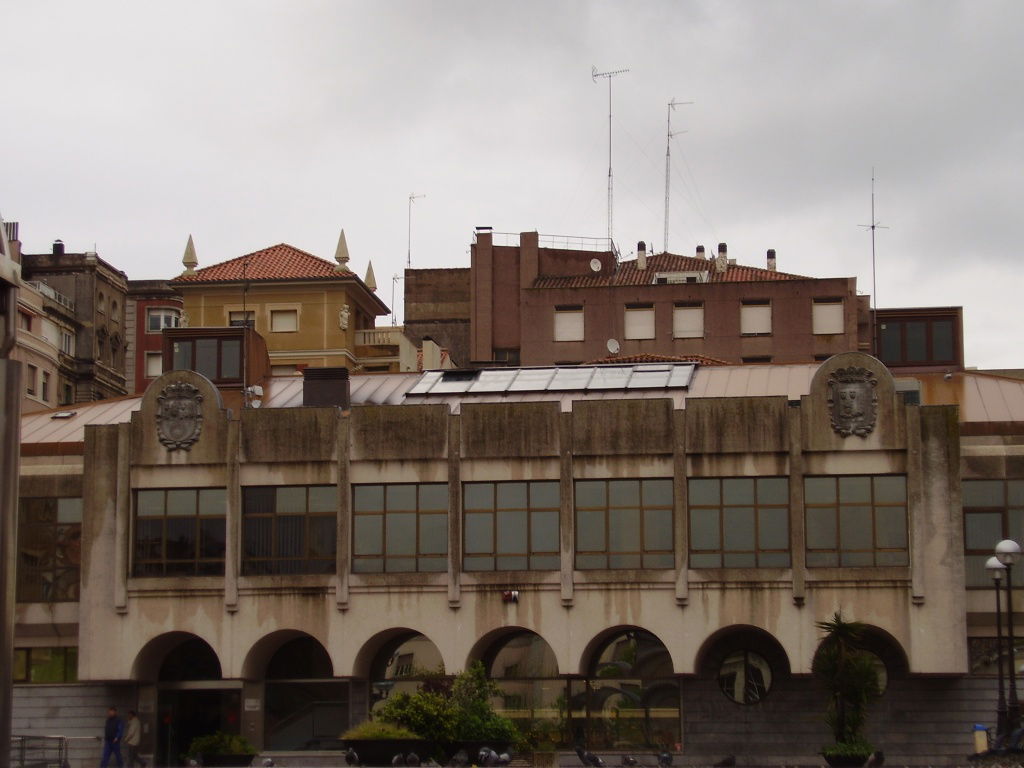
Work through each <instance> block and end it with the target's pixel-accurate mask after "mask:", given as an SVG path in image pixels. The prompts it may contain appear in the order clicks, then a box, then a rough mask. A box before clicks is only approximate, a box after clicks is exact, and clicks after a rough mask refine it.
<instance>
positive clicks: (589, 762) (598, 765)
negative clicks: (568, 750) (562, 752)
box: [576, 745, 604, 768]
mask: <svg viewBox="0 0 1024 768" xmlns="http://www.w3.org/2000/svg"><path fill="white" fill-rule="evenodd" d="M576 755H577V756H578V757H579V759H580V762H581V763H583V765H585V766H593V768H604V760H602V759H601V758H600V757H598V756H597V755H595V754H594V753H593V752H590V751H589V750H586V749H584V748H583V747H581V746H578V745H577V747H576Z"/></svg>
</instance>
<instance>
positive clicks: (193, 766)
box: [188, 758, 199, 768]
mask: <svg viewBox="0 0 1024 768" xmlns="http://www.w3.org/2000/svg"><path fill="white" fill-rule="evenodd" d="M188 768H199V761H198V760H196V759H195V758H191V759H190V760H189V761H188Z"/></svg>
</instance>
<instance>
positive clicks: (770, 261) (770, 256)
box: [768, 248, 775, 272]
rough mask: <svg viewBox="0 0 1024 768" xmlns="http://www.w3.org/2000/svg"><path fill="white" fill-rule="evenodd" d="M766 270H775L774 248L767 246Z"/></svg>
mask: <svg viewBox="0 0 1024 768" xmlns="http://www.w3.org/2000/svg"><path fill="white" fill-rule="evenodd" d="M768 271H769V272H774V271H775V249H774V248H769V249H768Z"/></svg>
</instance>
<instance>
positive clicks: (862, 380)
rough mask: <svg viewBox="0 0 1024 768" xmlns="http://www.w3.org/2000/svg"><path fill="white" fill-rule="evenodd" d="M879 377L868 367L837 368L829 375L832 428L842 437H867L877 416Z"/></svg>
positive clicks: (829, 404) (829, 405) (829, 403)
mask: <svg viewBox="0 0 1024 768" xmlns="http://www.w3.org/2000/svg"><path fill="white" fill-rule="evenodd" d="M877 386H878V379H876V378H875V376H874V374H873V373H872V372H871V371H869V370H868V369H867V368H856V367H851V368H838V369H836V370H835V371H833V372H832V373H831V374H830V375H829V377H828V407H829V413H830V414H831V416H832V429H833V430H834V431H835V432H838V433H839V434H840V435H842V436H843V437H849V436H850V435H857V436H859V437H864V436H866V435H867V434H869V433H870V432H871V431H872V430H873V429H874V428H875V422H876V421H877V419H878V394H877V392H876V391H875V388H876V387H877Z"/></svg>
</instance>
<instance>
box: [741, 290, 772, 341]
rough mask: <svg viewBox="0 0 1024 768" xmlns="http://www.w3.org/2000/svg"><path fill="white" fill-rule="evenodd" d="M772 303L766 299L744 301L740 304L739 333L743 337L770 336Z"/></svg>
mask: <svg viewBox="0 0 1024 768" xmlns="http://www.w3.org/2000/svg"><path fill="white" fill-rule="evenodd" d="M771 332H772V303H771V302H770V301H769V300H768V299H744V300H743V301H742V302H741V303H740V333H741V334H743V335H744V336H770V335H771Z"/></svg>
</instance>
